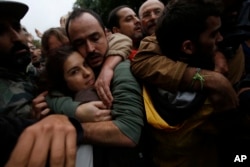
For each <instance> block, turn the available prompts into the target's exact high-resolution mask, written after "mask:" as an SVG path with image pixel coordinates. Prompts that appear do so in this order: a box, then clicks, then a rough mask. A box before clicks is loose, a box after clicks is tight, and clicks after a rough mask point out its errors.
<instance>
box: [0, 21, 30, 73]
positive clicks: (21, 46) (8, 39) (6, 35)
mask: <svg viewBox="0 0 250 167" xmlns="http://www.w3.org/2000/svg"><path fill="white" fill-rule="evenodd" d="M29 63H30V52H29V48H28V46H27V41H26V37H25V34H24V32H23V30H22V28H21V25H20V21H18V20H14V19H11V18H8V17H0V66H4V67H7V68H8V67H9V68H12V69H13V68H14V69H17V70H25V68H26V66H27V65H28V64H29Z"/></svg>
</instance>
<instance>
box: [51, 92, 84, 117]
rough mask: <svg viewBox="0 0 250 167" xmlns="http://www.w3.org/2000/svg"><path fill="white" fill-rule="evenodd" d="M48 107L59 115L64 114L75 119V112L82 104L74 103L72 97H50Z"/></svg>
mask: <svg viewBox="0 0 250 167" xmlns="http://www.w3.org/2000/svg"><path fill="white" fill-rule="evenodd" d="M46 102H47V103H48V107H49V108H50V109H51V110H52V111H54V112H55V113H57V114H64V115H67V116H69V117H75V112H76V109H77V107H78V106H79V104H80V102H76V101H73V99H72V98H71V97H67V96H64V97H50V96H46Z"/></svg>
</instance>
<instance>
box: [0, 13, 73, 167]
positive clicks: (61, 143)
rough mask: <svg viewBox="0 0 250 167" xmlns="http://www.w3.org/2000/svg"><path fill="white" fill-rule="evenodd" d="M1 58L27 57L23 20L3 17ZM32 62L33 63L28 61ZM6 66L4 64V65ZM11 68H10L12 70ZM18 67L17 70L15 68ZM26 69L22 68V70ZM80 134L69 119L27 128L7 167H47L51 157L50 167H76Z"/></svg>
mask: <svg viewBox="0 0 250 167" xmlns="http://www.w3.org/2000/svg"><path fill="white" fill-rule="evenodd" d="M0 27H1V32H0V55H1V58H0V59H1V62H2V58H4V56H8V58H13V59H7V60H12V62H8V61H4V63H13V62H17V63H18V60H22V59H23V58H24V56H27V54H28V51H29V48H28V46H27V45H26V44H27V40H26V36H25V35H24V32H23V31H22V30H21V24H20V20H16V19H14V18H9V17H2V15H1V17H0ZM28 60H29V59H28ZM29 62H30V60H29V61H27V62H25V61H23V63H21V64H18V66H20V67H23V70H25V69H26V66H27V64H28V63H29ZM2 63H3V62H2ZM8 67H9V68H10V66H8ZM14 67H16V66H14ZM21 69H22V68H21ZM75 154H76V130H75V128H74V126H73V125H72V124H71V122H70V121H69V120H68V118H67V117H66V116H62V115H53V116H48V117H47V118H45V119H43V120H41V121H39V122H37V123H35V124H34V125H31V126H29V127H28V128H26V129H25V130H24V131H23V133H22V134H21V136H20V137H19V139H18V141H17V145H16V146H15V148H14V150H13V152H12V154H11V156H10V158H9V160H8V163H7V164H6V166H7V167H11V166H20V167H22V166H23V167H26V166H37V167H39V166H45V164H46V162H47V157H48V155H50V161H49V163H50V166H53V167H56V166H68V167H73V166H75V157H76V156H75Z"/></svg>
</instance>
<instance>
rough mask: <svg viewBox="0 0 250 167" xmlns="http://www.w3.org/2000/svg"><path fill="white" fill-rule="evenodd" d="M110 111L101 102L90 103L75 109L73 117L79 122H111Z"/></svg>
mask: <svg viewBox="0 0 250 167" xmlns="http://www.w3.org/2000/svg"><path fill="white" fill-rule="evenodd" d="M110 112H111V111H110V110H108V109H107V107H106V106H105V105H104V104H103V102H102V101H92V102H88V103H85V104H81V105H79V106H78V107H77V109H76V113H75V116H76V118H77V119H78V120H79V121H80V122H99V121H108V120H111V114H110Z"/></svg>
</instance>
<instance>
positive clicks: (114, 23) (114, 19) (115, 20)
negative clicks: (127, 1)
mask: <svg viewBox="0 0 250 167" xmlns="http://www.w3.org/2000/svg"><path fill="white" fill-rule="evenodd" d="M123 8H130V7H129V6H128V5H121V6H118V7H116V8H114V9H113V10H112V11H111V12H110V13H109V16H108V21H107V28H108V29H110V30H111V31H112V29H113V27H118V28H120V24H119V20H120V18H119V16H118V15H117V12H118V11H119V10H121V9H123ZM112 32H113V31H112Z"/></svg>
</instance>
